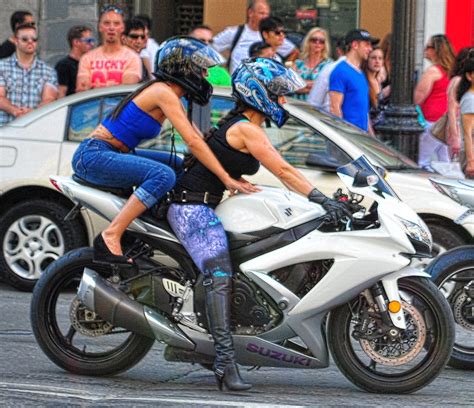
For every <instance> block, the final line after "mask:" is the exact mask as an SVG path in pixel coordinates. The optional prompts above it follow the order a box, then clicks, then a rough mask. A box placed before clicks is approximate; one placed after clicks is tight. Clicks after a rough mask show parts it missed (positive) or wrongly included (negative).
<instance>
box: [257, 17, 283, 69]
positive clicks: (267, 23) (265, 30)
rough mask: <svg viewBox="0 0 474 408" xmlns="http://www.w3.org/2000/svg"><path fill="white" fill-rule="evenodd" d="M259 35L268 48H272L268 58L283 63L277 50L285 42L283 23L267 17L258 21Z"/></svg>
mask: <svg viewBox="0 0 474 408" xmlns="http://www.w3.org/2000/svg"><path fill="white" fill-rule="evenodd" d="M259 28H260V34H261V36H262V38H263V41H265V42H266V43H267V44H268V45H270V47H271V48H272V55H271V57H270V58H273V59H274V60H277V61H278V62H283V56H282V55H281V54H280V53H279V52H278V49H279V48H280V47H281V46H282V45H283V41H285V38H286V33H285V27H284V25H283V21H282V20H281V19H279V18H278V17H267V18H264V19H263V20H262V21H260V25H259Z"/></svg>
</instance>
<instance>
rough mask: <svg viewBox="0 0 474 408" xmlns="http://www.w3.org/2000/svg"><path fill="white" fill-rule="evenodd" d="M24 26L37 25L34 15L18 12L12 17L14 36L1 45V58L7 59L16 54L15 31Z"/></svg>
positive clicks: (27, 12)
mask: <svg viewBox="0 0 474 408" xmlns="http://www.w3.org/2000/svg"><path fill="white" fill-rule="evenodd" d="M22 24H31V25H35V21H34V18H33V14H31V13H30V12H29V11H26V10H17V11H15V12H14V13H13V14H12V15H11V17H10V27H11V28H12V36H11V37H10V38H7V39H6V40H5V41H4V42H3V43H2V44H0V58H7V57H10V56H11V55H13V54H14V52H15V48H16V47H15V35H14V33H15V29H16V28H17V27H18V26H19V25H22Z"/></svg>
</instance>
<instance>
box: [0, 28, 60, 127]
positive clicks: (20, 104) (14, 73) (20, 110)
mask: <svg viewBox="0 0 474 408" xmlns="http://www.w3.org/2000/svg"><path fill="white" fill-rule="evenodd" d="M14 42H15V47H16V51H15V53H14V54H13V55H12V56H11V57H8V58H4V59H2V60H0V127H2V126H5V125H6V124H7V123H8V122H10V121H12V120H13V119H15V118H16V117H18V116H21V115H24V114H25V113H28V112H29V111H31V110H33V109H35V108H37V107H38V106H41V105H44V104H46V103H49V102H52V101H54V100H55V99H56V97H57V95H58V79H57V76H56V71H55V70H54V69H53V68H51V67H50V66H48V65H46V63H45V62H43V61H41V60H40V59H39V58H38V57H37V56H36V48H37V44H38V37H37V33H36V28H35V26H34V25H31V24H24V25H20V26H18V27H17V28H16V29H15V37H14Z"/></svg>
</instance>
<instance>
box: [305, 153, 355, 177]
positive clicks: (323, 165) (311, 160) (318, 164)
mask: <svg viewBox="0 0 474 408" xmlns="http://www.w3.org/2000/svg"><path fill="white" fill-rule="evenodd" d="M305 164H306V165H307V166H310V167H314V168H316V169H318V170H322V171H327V172H329V173H335V172H336V169H337V168H338V167H339V166H343V165H344V164H346V163H340V162H338V161H337V160H336V159H334V158H333V157H328V156H327V155H323V154H321V153H311V154H310V155H308V157H307V158H306V161H305Z"/></svg>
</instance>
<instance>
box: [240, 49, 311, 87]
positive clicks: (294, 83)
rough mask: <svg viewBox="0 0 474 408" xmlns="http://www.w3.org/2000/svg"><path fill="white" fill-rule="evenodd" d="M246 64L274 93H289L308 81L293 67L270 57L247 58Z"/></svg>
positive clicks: (303, 85)
mask: <svg viewBox="0 0 474 408" xmlns="http://www.w3.org/2000/svg"><path fill="white" fill-rule="evenodd" d="M244 64H245V65H246V66H247V67H248V68H249V69H250V71H251V72H253V73H254V75H255V76H256V77H257V78H258V79H259V80H261V81H262V82H263V83H264V84H265V88H267V90H268V91H269V92H270V93H272V94H273V95H276V96H280V95H287V94H291V93H294V92H296V91H297V90H298V89H301V88H304V87H305V86H306V82H305V81H304V80H303V79H302V78H301V77H300V76H299V75H298V74H297V73H296V72H295V71H293V70H292V69H290V68H286V67H285V66H284V65H283V64H280V63H278V62H277V61H275V60H272V59H269V58H256V59H255V60H252V59H250V60H246V61H244Z"/></svg>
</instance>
